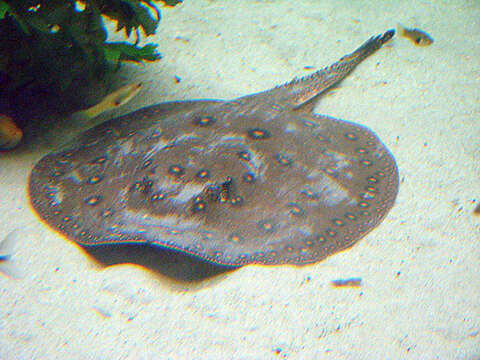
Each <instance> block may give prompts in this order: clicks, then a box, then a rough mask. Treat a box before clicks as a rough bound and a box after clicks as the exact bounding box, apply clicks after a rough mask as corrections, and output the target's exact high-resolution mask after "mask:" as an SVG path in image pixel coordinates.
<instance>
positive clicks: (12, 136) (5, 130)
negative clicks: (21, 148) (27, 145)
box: [0, 114, 23, 150]
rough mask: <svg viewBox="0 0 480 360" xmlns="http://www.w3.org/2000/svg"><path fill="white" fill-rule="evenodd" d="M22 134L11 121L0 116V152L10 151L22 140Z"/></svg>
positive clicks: (6, 117) (9, 118)
mask: <svg viewBox="0 0 480 360" xmlns="http://www.w3.org/2000/svg"><path fill="white" fill-rule="evenodd" d="M22 137H23V132H22V130H21V129H20V128H19V127H18V126H17V125H16V124H15V122H14V121H13V119H12V118H11V117H9V116H7V115H5V114H0V150H10V149H13V148H14V147H15V146H17V145H18V143H19V142H20V140H22Z"/></svg>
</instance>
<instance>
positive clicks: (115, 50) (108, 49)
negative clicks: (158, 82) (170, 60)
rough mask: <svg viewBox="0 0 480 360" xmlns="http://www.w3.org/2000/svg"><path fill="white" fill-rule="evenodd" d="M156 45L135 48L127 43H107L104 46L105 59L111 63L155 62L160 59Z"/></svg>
mask: <svg viewBox="0 0 480 360" xmlns="http://www.w3.org/2000/svg"><path fill="white" fill-rule="evenodd" d="M156 48H157V45H156V44H147V45H145V46H143V47H139V46H135V45H133V44H129V43H126V42H116V43H105V45H104V46H103V49H104V53H105V58H106V59H107V60H109V61H111V62H116V61H118V60H129V61H134V62H139V63H141V62H143V60H147V61H155V60H158V59H160V54H158V53H157V52H156Z"/></svg>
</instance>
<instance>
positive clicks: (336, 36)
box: [0, 0, 480, 359]
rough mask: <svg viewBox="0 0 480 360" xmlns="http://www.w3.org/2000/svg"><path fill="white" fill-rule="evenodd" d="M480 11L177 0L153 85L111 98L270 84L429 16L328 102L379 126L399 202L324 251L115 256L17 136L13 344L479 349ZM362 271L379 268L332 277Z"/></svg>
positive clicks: (11, 355)
mask: <svg viewBox="0 0 480 360" xmlns="http://www.w3.org/2000/svg"><path fill="white" fill-rule="evenodd" d="M398 3H401V4H400V5H399V4H398ZM357 6H358V8H356V7H357ZM479 13H480V5H479V3H478V2H476V1H451V2H447V1H432V2H429V1H424V2H421V3H419V2H417V1H413V0H412V1H404V2H396V1H384V2H372V3H370V4H369V3H366V2H350V1H331V2H326V1H324V2H319V1H296V2H290V1H275V2H269V1H250V0H249V1H247V0H244V1H237V2H234V1H228V2H227V1H186V2H185V4H183V5H181V6H177V7H175V8H173V9H164V10H163V11H162V14H163V19H162V22H161V24H160V26H159V30H158V33H157V35H156V36H155V38H154V39H149V41H150V42H151V41H154V42H157V43H158V44H159V49H160V50H161V52H162V54H163V57H164V58H163V60H161V61H160V62H158V63H154V64H149V66H148V67H147V68H144V69H140V70H138V69H137V70H135V74H136V77H135V79H139V80H142V81H145V84H146V86H145V88H144V89H143V90H142V92H141V93H140V94H139V95H137V96H136V98H135V99H134V100H132V102H131V103H129V104H128V105H127V106H126V107H125V108H122V109H120V110H119V111H118V112H116V113H115V114H109V116H114V115H118V113H120V112H127V111H130V110H134V109H136V108H139V107H141V106H145V105H148V104H153V103H157V102H163V101H169V100H183V99H194V98H223V99H228V98H234V97H237V96H241V95H246V94H248V93H253V92H257V91H261V90H265V89H268V88H271V87H273V86H274V85H276V84H280V83H283V82H285V81H287V80H290V79H291V78H293V77H294V76H303V75H305V74H307V73H308V72H309V71H311V70H308V71H307V70H305V69H304V67H308V66H312V67H313V68H314V69H319V68H321V67H323V66H325V65H328V64H330V63H332V62H334V61H336V60H337V59H338V58H339V57H341V56H343V55H344V54H347V53H349V52H350V51H352V50H354V49H355V48H356V47H357V46H359V45H360V44H361V43H363V41H365V40H366V39H367V38H369V37H370V36H372V35H375V34H379V33H382V32H384V31H385V30H387V29H389V28H392V27H395V26H396V24H397V22H401V23H404V24H405V25H408V26H416V27H420V28H422V29H424V30H426V31H428V32H429V33H430V34H431V35H432V36H433V37H434V38H435V43H434V44H433V45H432V46H430V47H425V48H419V47H416V46H414V45H413V43H412V42H410V41H409V40H407V39H405V38H401V37H395V39H394V41H392V42H391V43H390V44H389V45H388V46H386V47H385V48H384V49H381V50H380V51H379V52H378V53H376V54H375V55H373V56H372V57H371V58H369V59H367V60H366V61H365V63H363V64H362V65H361V66H359V68H358V69H357V70H356V71H355V72H354V73H353V74H352V75H351V76H349V77H348V78H347V79H346V80H345V81H344V82H343V83H342V84H341V86H340V87H339V88H338V89H336V90H335V91H333V92H331V93H330V94H329V95H328V96H325V97H323V98H322V100H321V101H320V102H319V103H318V106H317V111H318V112H321V113H325V114H329V115H332V116H336V117H340V118H343V119H346V120H351V121H354V122H358V123H361V124H363V125H366V126H368V127H370V128H371V129H373V130H374V131H375V132H376V133H377V134H378V135H379V136H380V138H381V139H382V140H383V142H384V143H385V144H386V145H387V146H388V148H389V149H390V150H391V151H392V153H393V154H394V156H395V158H396V160H397V163H398V167H399V170H400V176H401V184H400V193H399V196H398V199H397V202H396V204H395V206H394V208H393V210H392V211H391V212H390V213H389V215H388V216H387V218H386V219H385V221H384V222H383V223H382V224H381V225H380V226H379V227H378V228H377V229H375V230H374V231H373V232H371V233H370V234H369V235H368V236H367V237H366V238H364V239H363V240H362V241H360V242H359V243H358V244H357V245H356V246H354V247H353V248H351V249H350V250H348V251H344V252H342V253H339V254H337V255H335V256H332V257H330V258H328V259H327V260H326V261H323V262H320V263H318V264H315V265H311V266H305V267H300V268H299V267H292V266H278V267H262V266H246V267H243V268H241V269H238V270H235V271H230V272H221V271H219V270H218V269H216V268H213V267H211V266H208V265H205V264H202V263H201V262H197V261H194V260H190V259H185V258H183V257H181V256H177V255H175V254H170V253H166V252H163V251H154V252H145V251H142V250H141V249H136V250H135V251H134V254H131V255H129V254H127V253H126V251H125V250H124V249H123V250H122V249H119V250H118V251H117V253H116V254H115V256H114V257H112V256H103V255H102V254H100V255H99V254H94V255H95V258H97V259H104V261H105V263H107V264H118V263H121V262H122V261H126V260H125V259H130V260H128V261H130V262H136V263H137V264H140V265H143V266H139V265H132V264H121V265H115V266H102V265H101V264H99V263H98V261H95V260H94V257H93V256H91V255H92V254H90V255H87V254H85V253H84V252H83V251H82V250H81V249H79V248H78V247H77V246H75V245H74V244H72V243H71V242H69V241H65V240H64V239H62V238H61V237H59V236H58V235H57V234H55V233H53V232H52V231H50V230H49V229H47V228H46V227H45V226H44V225H43V224H41V223H40V222H39V221H38V220H37V218H36V217H35V215H34V214H33V212H32V210H31V209H30V207H29V204H28V198H27V195H26V184H27V180H28V175H29V172H30V169H31V168H32V167H33V165H34V164H35V162H37V161H38V160H39V159H40V158H41V157H42V156H43V155H45V154H46V153H47V152H48V151H49V146H47V145H45V144H42V143H41V142H40V141H37V142H35V143H33V144H28V145H25V146H24V147H23V148H20V149H18V150H16V151H13V152H10V153H7V154H0V184H1V187H0V199H1V201H0V214H1V218H0V238H4V237H6V236H7V234H9V233H10V232H11V231H13V230H14V229H19V230H18V233H17V235H16V236H17V244H16V251H15V252H14V253H13V256H12V259H11V260H8V261H9V262H10V261H11V262H14V263H15V265H16V267H17V268H18V270H19V272H20V274H19V275H21V278H19V279H13V278H11V277H8V276H4V275H2V274H0V294H1V295H0V359H54V358H57V359H67V358H76V359H93V358H94V359H339V358H343V359H367V358H368V359H386V358H389V359H479V358H480V281H479V274H480V261H479V260H480V241H479V240H480V216H478V215H474V213H473V209H474V208H475V207H476V206H477V205H478V204H479V202H480V181H479V180H480V167H479V159H480V105H479V104H480V92H479V89H480V60H479V59H480V36H479V33H480V22H479V16H478V14H479ZM127 74H128V72H127ZM124 76H125V78H124V79H123V80H124V82H132V81H134V79H133V75H131V73H130V76H131V78H128V76H126V75H124ZM175 76H177V77H178V78H180V79H181V81H180V82H179V83H177V82H176V81H175ZM64 130H65V131H68V128H66V129H64ZM0 255H2V254H0ZM132 259H133V260H134V261H132ZM3 265H5V264H3ZM0 269H1V267H0ZM349 277H359V278H361V279H362V280H363V284H362V286H361V287H348V288H335V287H333V286H331V284H330V282H331V281H332V280H335V279H339V278H349Z"/></svg>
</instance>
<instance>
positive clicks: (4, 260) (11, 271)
mask: <svg viewBox="0 0 480 360" xmlns="http://www.w3.org/2000/svg"><path fill="white" fill-rule="evenodd" d="M17 239H18V231H17V230H14V231H12V232H11V233H10V234H8V235H7V236H6V237H5V238H4V239H3V240H0V274H3V275H5V276H8V277H10V278H13V279H20V278H21V277H22V274H21V271H20V270H19V269H18V268H17V266H16V265H15V262H14V261H13V259H12V258H13V255H14V254H15V245H16V242H17Z"/></svg>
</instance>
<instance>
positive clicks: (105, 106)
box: [75, 82, 143, 119]
mask: <svg viewBox="0 0 480 360" xmlns="http://www.w3.org/2000/svg"><path fill="white" fill-rule="evenodd" d="M142 87H143V84H142V83H141V82H135V83H132V84H128V85H125V86H122V87H121V88H119V89H117V90H115V91H114V92H112V93H111V94H108V95H107V96H105V97H104V98H103V100H102V101H100V102H99V103H98V104H96V105H93V106H92V107H90V108H88V109H85V110H81V111H79V112H76V113H75V115H76V116H83V117H86V118H88V119H93V118H95V117H97V116H98V115H100V114H102V113H104V112H105V111H108V110H111V109H114V108H117V107H119V106H121V105H123V104H126V103H127V102H129V101H130V100H131V99H132V98H133V97H134V96H135V95H136V94H137V93H138V92H139V91H140V90H141V89H142Z"/></svg>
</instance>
